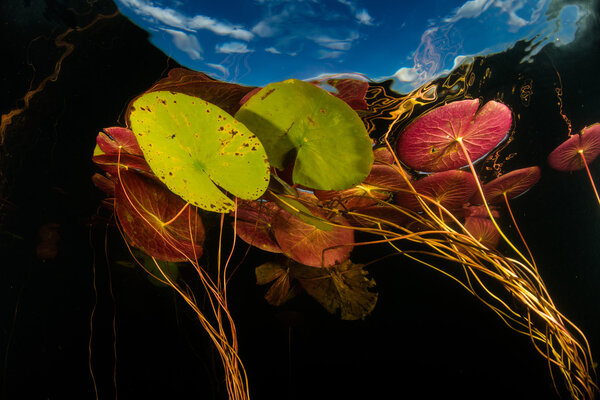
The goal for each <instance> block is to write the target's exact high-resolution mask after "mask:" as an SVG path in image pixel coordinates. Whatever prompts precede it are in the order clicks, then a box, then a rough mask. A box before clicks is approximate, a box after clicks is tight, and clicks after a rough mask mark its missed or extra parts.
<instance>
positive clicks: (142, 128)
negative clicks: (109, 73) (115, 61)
mask: <svg viewBox="0 0 600 400" xmlns="http://www.w3.org/2000/svg"><path fill="white" fill-rule="evenodd" d="M128 120H129V125H130V126H131V129H132V130H133V131H134V132H135V134H136V135H137V137H138V142H139V144H140V147H141V148H142V150H143V152H144V155H145V157H146V160H147V161H148V164H150V167H151V168H152V171H154V173H155V174H156V175H157V176H158V177H159V178H160V179H161V181H163V182H164V183H165V184H166V185H167V186H168V187H169V189H171V190H172V191H173V192H174V193H176V194H177V195H179V196H181V198H183V199H184V200H186V201H188V202H190V203H192V204H194V205H196V206H198V207H200V208H202V209H205V210H209V211H215V212H227V211H232V210H233V208H234V203H233V201H232V200H231V199H230V198H228V197H227V196H226V195H225V194H224V193H222V192H221V190H220V189H219V188H218V187H217V185H218V186H220V187H222V188H223V189H225V190H227V191H228V192H230V193H232V194H233V195H235V196H237V197H240V198H242V199H246V200H254V199H256V198H258V197H260V196H261V195H262V194H263V193H264V191H265V190H266V188H267V185H268V183H269V163H268V161H267V158H266V154H265V151H264V148H263V147H262V145H261V143H260V141H259V140H258V138H257V137H256V136H255V135H254V134H253V133H252V132H250V131H249V130H248V129H247V128H246V127H245V126H244V125H243V124H241V123H239V122H238V121H236V120H235V119H233V118H232V117H231V116H230V115H229V114H227V113H226V112H224V111H223V110H221V109H220V108H219V107H217V106H215V105H213V104H210V103H208V102H206V101H204V100H201V99H198V98H195V97H191V96H188V95H185V94H178V93H170V92H151V93H147V94H144V95H142V96H140V97H138V98H137V100H135V102H134V103H133V106H132V107H131V113H130V114H129V116H128Z"/></svg>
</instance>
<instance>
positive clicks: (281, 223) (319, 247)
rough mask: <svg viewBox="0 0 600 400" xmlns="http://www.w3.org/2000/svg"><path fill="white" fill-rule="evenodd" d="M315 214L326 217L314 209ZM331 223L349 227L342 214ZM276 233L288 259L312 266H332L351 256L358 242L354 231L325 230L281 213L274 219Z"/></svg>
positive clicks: (342, 229) (348, 229)
mask: <svg viewBox="0 0 600 400" xmlns="http://www.w3.org/2000/svg"><path fill="white" fill-rule="evenodd" d="M313 213H314V214H315V215H319V216H322V217H325V215H324V214H323V213H322V212H318V211H317V210H314V211H313ZM330 221H331V222H333V223H335V224H338V225H344V226H348V227H349V224H348V222H347V221H346V219H345V218H343V217H342V216H340V215H337V216H334V217H333V218H330ZM273 231H274V233H275V239H276V240H277V243H278V244H279V247H280V248H281V250H282V251H283V253H285V254H286V255H287V256H288V257H290V258H291V259H293V260H295V261H297V262H299V263H301V264H305V265H310V266H312V267H330V266H332V265H335V264H338V263H341V262H343V261H345V260H347V259H348V258H349V257H350V252H351V251H352V248H353V247H354V246H353V243H354V231H353V230H352V229H350V228H343V227H334V228H333V229H331V230H329V231H323V230H321V229H319V228H317V227H316V226H314V225H311V224H308V223H306V222H304V221H303V220H301V219H300V218H299V217H297V216H295V215H293V214H291V213H289V212H287V211H285V210H281V211H280V212H279V213H278V214H277V216H276V217H275V218H274V219H273Z"/></svg>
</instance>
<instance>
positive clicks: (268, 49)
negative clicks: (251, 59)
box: [265, 47, 281, 54]
mask: <svg viewBox="0 0 600 400" xmlns="http://www.w3.org/2000/svg"><path fill="white" fill-rule="evenodd" d="M265 51H266V52H268V53H272V54H281V52H280V51H279V50H277V49H276V48H275V47H267V48H266V49H265Z"/></svg>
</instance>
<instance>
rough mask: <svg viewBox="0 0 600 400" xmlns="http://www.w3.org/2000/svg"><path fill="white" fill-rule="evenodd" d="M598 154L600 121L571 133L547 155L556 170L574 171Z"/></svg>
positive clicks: (599, 150)
mask: <svg viewBox="0 0 600 400" xmlns="http://www.w3.org/2000/svg"><path fill="white" fill-rule="evenodd" d="M598 154H600V123H597V124H594V125H590V126H587V127H585V128H583V129H582V130H581V133H580V134H578V135H573V136H571V137H570V138H569V139H567V140H566V141H564V142H563V143H562V144H561V145H560V146H558V147H557V148H556V149H554V151H553V152H552V153H550V155H549V156H548V164H550V166H551V167H552V168H554V169H556V170H558V171H565V172H566V171H576V170H578V169H582V168H584V167H585V164H584V159H583V158H585V163H587V164H589V163H591V162H592V161H594V159H596V157H598Z"/></svg>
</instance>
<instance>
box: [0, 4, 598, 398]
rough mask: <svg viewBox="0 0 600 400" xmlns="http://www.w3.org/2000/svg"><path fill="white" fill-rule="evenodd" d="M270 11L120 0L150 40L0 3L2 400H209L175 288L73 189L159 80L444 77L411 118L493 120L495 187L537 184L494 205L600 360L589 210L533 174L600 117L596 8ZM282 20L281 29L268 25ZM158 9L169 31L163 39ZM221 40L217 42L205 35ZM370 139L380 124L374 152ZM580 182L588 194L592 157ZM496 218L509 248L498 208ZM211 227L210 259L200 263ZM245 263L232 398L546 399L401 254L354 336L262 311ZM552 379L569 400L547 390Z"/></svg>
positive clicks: (475, 306) (104, 22) (251, 259)
mask: <svg viewBox="0 0 600 400" xmlns="http://www.w3.org/2000/svg"><path fill="white" fill-rule="evenodd" d="M265 3H270V5H267V4H265ZM287 3H289V4H286V2H263V1H256V2H250V1H249V2H243V4H242V2H233V3H232V2H222V4H220V5H215V6H214V7H213V8H204V9H202V8H194V7H192V5H190V4H187V5H186V4H183V3H182V5H178V4H177V3H176V2H173V3H172V4H171V3H158V2H157V3H152V4H151V3H149V2H142V1H141V0H140V1H136V2H134V1H123V2H122V3H119V7H121V9H122V11H123V13H124V14H126V15H127V16H129V17H130V18H131V19H133V21H134V22H135V23H137V24H139V25H142V22H143V21H146V22H153V23H154V24H155V25H154V28H151V27H150V28H148V29H149V31H150V32H152V36H151V37H149V34H148V33H147V32H145V31H144V30H142V29H141V28H139V27H138V26H136V25H134V24H133V23H132V21H131V20H130V19H128V18H127V17H125V16H123V15H120V14H118V12H117V7H116V5H115V4H113V3H112V2H110V1H97V2H93V3H92V4H88V3H87V2H78V1H61V2H46V3H45V4H38V3H36V2H28V1H24V2H5V3H3V4H2V5H1V6H0V7H1V8H2V13H0V15H1V17H0V18H1V19H2V22H3V23H2V28H1V29H2V38H3V45H4V46H3V48H4V54H5V55H6V56H7V57H6V60H8V61H6V62H4V63H3V66H2V80H3V88H4V89H3V90H4V96H3V97H2V115H3V122H2V124H3V125H2V131H1V132H2V140H3V142H2V143H3V145H2V151H1V158H0V167H1V168H2V169H1V172H0V196H1V203H0V218H1V219H0V240H1V242H0V249H1V252H2V253H1V254H2V260H3V261H2V262H1V263H2V267H1V269H0V270H1V271H2V272H1V275H0V276H1V278H2V279H0V281H1V283H2V286H1V288H2V289H1V293H2V299H3V301H2V316H3V319H2V330H1V331H0V335H1V336H0V337H1V338H2V341H1V344H2V345H1V346H0V349H1V354H2V362H3V364H2V371H3V373H2V378H3V381H2V395H1V396H2V397H3V398H11V399H28V398H40V399H69V398H79V399H87V398H95V396H96V393H97V396H98V398H101V399H105V398H117V395H118V397H119V398H122V399H127V398H142V397H146V398H155V397H159V396H160V397H163V398H203V399H204V398H207V399H221V398H226V392H225V389H224V382H223V379H224V378H223V373H222V367H221V366H220V361H219V358H218V356H217V354H216V353H215V351H214V349H213V347H212V343H211V342H210V341H209V340H208V338H207V336H206V333H205V332H204V331H203V330H202V327H201V326H200V325H199V323H198V322H197V320H196V319H195V317H194V315H193V314H192V313H191V312H190V310H189V309H188V307H187V305H186V304H185V303H184V302H183V301H182V300H181V299H180V298H179V297H178V296H177V295H176V294H175V293H174V292H173V291H172V290H170V289H168V288H165V287H158V286H156V285H153V284H152V283H151V282H150V281H149V280H148V279H147V276H146V274H145V272H144V271H143V270H141V269H139V268H129V267H127V265H126V264H127V263H128V262H130V261H131V258H130V256H129V253H128V251H127V248H126V247H125V246H124V243H123V240H122V238H121V235H120V233H119V230H118V229H117V228H116V226H115V225H114V223H111V216H110V213H107V212H106V210H102V209H101V208H100V205H101V201H102V199H103V198H104V197H105V196H104V195H103V193H101V192H100V191H99V190H97V189H96V188H95V187H94V186H93V184H92V182H91V176H92V175H93V174H94V173H95V172H98V168H97V167H95V166H94V165H93V164H92V162H91V155H92V152H93V149H94V146H95V139H96V135H97V134H98V132H99V131H100V130H101V129H103V128H105V127H109V126H115V125H124V111H125V108H126V106H127V104H128V102H129V101H130V100H131V99H132V98H134V97H135V96H137V95H139V94H140V93H142V92H144V91H145V90H147V89H148V88H149V87H150V86H152V85H153V84H154V83H155V82H156V81H157V80H159V79H160V78H162V77H164V76H166V74H167V72H168V70H169V69H171V68H174V67H178V66H186V67H188V68H197V69H199V70H202V71H203V72H206V73H209V74H211V75H212V76H214V77H215V78H219V79H222V80H226V81H229V82H234V83H240V84H244V85H257V86H262V85H266V84H268V83H269V82H274V81H280V80H284V79H288V78H299V79H310V78H313V77H315V76H319V75H321V74H334V73H350V72H355V73H360V74H363V75H365V76H367V77H369V78H371V79H373V81H372V82H371V87H381V88H385V90H386V91H388V93H389V94H390V96H391V97H395V98H401V97H402V96H404V95H406V93H408V92H409V91H411V90H414V89H416V88H418V87H419V86H420V85H422V84H425V83H427V82H430V81H436V80H437V82H439V83H441V82H444V81H445V80H446V78H447V76H448V73H450V70H451V69H452V68H453V67H454V66H455V65H461V63H462V66H460V67H459V68H458V69H456V70H454V73H453V75H450V77H451V80H453V79H454V80H456V82H459V85H458V86H456V87H455V86H454V85H451V86H449V87H447V88H446V89H445V90H441V89H440V90H439V91H438V92H437V94H438V96H439V97H438V100H437V101H436V102H433V103H431V104H430V105H429V106H430V107H432V106H434V105H439V104H441V103H442V102H443V100H444V99H446V100H450V99H452V98H453V96H456V93H459V94H460V96H462V97H467V98H480V99H482V100H484V101H489V100H498V101H501V102H503V103H504V104H506V105H508V106H509V107H510V109H511V110H512V112H513V116H514V118H513V119H514V122H513V129H512V132H514V134H513V135H512V136H511V137H512V141H511V142H510V143H509V144H508V145H507V146H506V147H505V148H503V150H502V151H501V152H500V153H499V154H500V155H499V158H498V162H500V163H501V168H502V171H511V170H514V169H518V168H524V167H528V166H533V165H537V166H539V167H540V168H541V171H542V178H541V180H540V181H539V183H538V184H536V185H535V186H534V187H533V188H532V189H531V190H529V191H528V192H527V193H525V194H524V195H523V196H521V197H519V198H516V199H514V201H512V203H511V204H512V207H513V211H514V212H515V217H516V219H517V220H518V222H519V226H520V229H521V231H522V232H523V235H524V236H525V238H526V240H527V243H528V245H529V247H530V249H531V251H532V253H533V255H534V258H535V260H536V263H537V265H538V268H539V272H540V275H541V276H542V278H543V279H544V282H545V283H546V286H547V289H548V292H549V293H550V295H551V297H552V299H553V300H554V304H555V306H556V308H557V309H559V310H560V311H561V312H562V314H563V315H565V316H566V317H567V318H569V319H570V320H571V321H573V322H574V323H575V324H576V325H577V326H578V327H579V328H580V329H581V330H582V331H583V332H584V333H585V335H586V337H587V339H588V340H589V343H590V346H591V352H592V355H593V356H594V358H595V359H598V358H599V357H600V353H599V352H598V349H599V348H600V324H599V321H600V295H599V292H598V290H597V287H598V285H600V265H599V264H600V262H599V261H600V246H598V245H597V243H598V240H599V238H600V224H599V221H600V205H599V204H598V202H597V201H596V199H595V196H594V193H593V190H592V188H591V185H590V182H589V179H588V177H587V175H586V174H585V171H574V172H571V173H565V172H558V171H555V170H553V169H551V168H550V167H549V165H548V163H547V157H548V154H549V153H550V152H551V151H552V150H553V149H554V148H555V147H556V146H558V145H559V144H560V143H561V142H563V141H564V140H566V139H567V137H568V135H569V134H570V133H572V134H574V133H577V132H579V131H580V130H581V129H583V128H584V127H586V126H589V125H591V124H594V123H596V122H600V96H598V89H599V88H600V77H599V76H598V72H597V71H598V65H600V24H599V21H600V20H599V15H598V2H597V1H596V2H586V1H581V2H543V1H540V2H535V3H533V2H522V4H523V6H522V7H521V8H518V7H517V2H511V1H505V2H500V1H488V2H479V1H470V2H465V3H461V2H457V3H456V4H452V5H451V6H450V5H448V4H444V2H428V3H427V4H424V5H422V6H420V8H419V7H417V6H415V7H414V8H410V7H409V6H405V7H406V8H405V9H401V8H400V7H399V6H396V5H393V4H392V3H395V2H388V4H385V3H386V2H373V3H372V4H368V3H366V2H365V3H364V4H361V3H358V2H351V1H339V2H326V3H322V4H321V5H320V6H318V5H316V3H314V4H312V3H311V4H312V5H311V7H312V8H304V9H300V7H301V6H302V3H303V2H301V1H298V2H287ZM307 3H310V2H307ZM334 3H335V4H334ZM488 3H489V4H488ZM530 3H531V4H530ZM519 4H521V2H519ZM292 6H295V7H296V8H295V10H296V14H294V15H295V18H292V19H289V20H285V19H283V17H284V16H286V15H290V14H289V13H291V12H292V11H293V10H294V9H290V8H289V7H292ZM127 7H129V8H127ZM135 7H137V10H138V11H139V12H137V13H136V12H135V11H132V10H135ZM151 7H154V8H151ZM286 7H288V8H286ZM307 7H308V6H307ZM426 7H428V8H429V10H427V9H424V8H426ZM140 10H141V11H140ZM159 10H162V12H163V13H162V14H160V15H163V16H165V15H167V16H168V15H170V16H171V17H178V18H179V23H182V21H183V22H185V23H187V24H188V25H181V24H180V25H176V22H171V24H170V25H169V24H167V23H166V22H165V21H167V20H160V19H159V18H158V16H159V13H158V11H159ZM165 10H171V12H165ZM244 10H247V11H244ZM302 10H303V11H302ZM307 10H308V11H307ZM461 10H462V11H461ZM477 10H479V11H480V13H479V14H478V11H477ZM536 10H537V11H536ZM309 11H310V12H309ZM317 11H319V12H327V13H328V14H327V15H328V17H327V18H325V17H324V16H323V15H322V14H315V13H317ZM428 11H429V12H428ZM151 12H154V13H155V14H151ZM209 12H211V13H212V14H209ZM144 13H145V14H144ZM228 13H229V14H228ZM286 13H287V14H286ZM198 15H201V16H205V17H207V18H208V17H210V18H208V19H209V20H204V22H205V25H203V27H202V28H200V27H198V26H196V27H193V26H192V25H189V24H190V23H191V22H190V21H192V20H194V17H197V16H198ZM311 15H312V18H313V19H310V18H311ZM315 15H316V16H317V17H319V18H320V19H319V18H316V17H315ZM391 16H394V17H395V18H394V19H392V18H391ZM459 17H460V18H459ZM277 18H279V19H277ZM519 18H520V19H519ZM200 20H201V19H199V18H196V19H195V21H196V23H198V21H200ZM211 21H212V23H211ZM319 21H321V22H319ZM322 21H325V22H322ZM261 22H264V23H263V25H260V23H261ZM267 22H271V23H272V25H270V26H271V28H273V29H274V27H275V22H279V25H277V29H279V31H277V32H276V33H275V34H267V33H265V32H266V31H265V30H261V27H262V28H263V29H266V24H267ZM509 22H510V23H509ZM218 23H220V24H221V25H219V24H218ZM286 23H287V25H286ZM511 23H512V25H511ZM174 24H175V25H174ZM519 24H521V25H519ZM286 26H287V27H286ZM517 26H521V27H524V28H523V30H519V29H517V28H516V27H517ZM218 27H220V28H222V29H224V30H225V31H227V32H228V33H224V34H216V33H215V32H214V29H217V28H218ZM257 27H258V28H257ZM319 27H320V28H327V29H324V30H323V31H318V30H317V28H319ZM192 28H193V29H195V30H193V31H191V30H190V29H192ZM153 29H154V30H153ZM211 29H212V30H211ZM227 29H229V30H227ZM235 29H237V30H238V31H236V32H237V33H231V32H232V31H235ZM302 29H305V35H304V36H305V37H302V35H301V33H302ZM511 29H512V31H511ZM177 32H179V33H177ZM182 32H183V34H185V35H184V36H185V37H184V36H182ZM243 32H249V33H250V34H252V35H254V36H253V37H252V38H249V36H248V35H246V36H244V35H245V34H244V33H243ZM353 32H354V33H355V34H353ZM427 32H429V33H427ZM192 33H193V35H192ZM227 35H230V36H227ZM231 35H234V36H231ZM235 35H238V36H239V37H235ZM286 35H288V36H287V39H288V40H284V39H285V38H286ZM401 35H405V36H401ZM428 35H429V36H428ZM478 35H481V37H477V36H478ZM192 37H195V38H196V39H195V40H196V42H194V40H193V39H191V38H192ZM244 37H246V39H244ZM400 37H403V38H406V39H405V40H404V41H403V42H402V43H401V44H399V41H400V39H399V38H400ZM494 39H496V40H494ZM227 43H230V44H229V45H227V46H225V47H223V46H224V45H225V44H227ZM231 43H234V44H231ZM235 43H238V45H237V46H238V47H235V46H236V45H235ZM239 43H241V44H243V45H245V46H246V47H245V49H246V50H252V51H243V48H242V47H239ZM155 44H156V45H161V47H162V45H164V46H166V47H164V48H163V49H162V50H161V49H158V48H157V47H155V46H154V45H155ZM169 46H170V47H169ZM394 46H397V47H394ZM236 48H237V52H236V51H233V50H235V49H236ZM186 49H187V51H186ZM219 49H220V50H219ZM227 49H229V52H227V51H228V50H227ZM265 49H271V50H269V51H267V50H265ZM194 51H196V52H197V53H198V54H197V56H198V57H196V58H195V59H194V57H195V55H194V54H195V53H194ZM336 52H337V53H336ZM277 53H279V54H277ZM293 53H296V55H292V54H293ZM338 53H342V54H338ZM169 55H171V56H173V57H175V59H173V58H169V57H168V56H169ZM432 60H437V62H435V63H434V64H428V63H431V62H433V61H432ZM192 62H196V63H197V64H194V65H192ZM461 77H464V79H463V80H461V79H459V78H461ZM411 78H412V79H411ZM461 82H462V83H461ZM438 87H442V85H441V84H440V85H439V86H438ZM426 110H428V107H424V108H423V109H422V110H421V111H420V112H423V111H426ZM401 127H402V126H400V127H399V129H398V130H396V131H394V132H393V135H397V134H399V133H400V128H401ZM381 134H382V131H381V129H379V128H378V129H376V130H375V131H374V133H373V137H374V138H378V137H380V136H381ZM590 170H591V174H592V176H594V177H595V178H596V181H598V177H600V163H599V162H598V161H596V162H593V163H591V165H590ZM487 174H488V175H489V176H491V175H492V172H490V171H488V172H487ZM484 175H485V172H484ZM489 176H488V177H489ZM500 224H501V225H502V226H503V227H507V230H508V231H509V232H510V235H511V239H514V240H515V242H516V243H519V241H518V238H517V237H516V234H515V233H514V231H512V230H510V229H511V227H512V223H511V221H510V219H509V218H508V215H507V213H506V212H505V211H502V217H501V218H500ZM214 229H216V227H213V230H212V231H209V232H212V235H213V236H212V239H210V240H209V241H208V242H207V243H208V244H209V245H210V246H211V247H207V248H206V249H205V253H206V254H207V260H209V259H210V257H213V258H214V255H215V253H216V251H217V250H216V242H215V239H214V238H215V232H217V233H218V229H217V230H214ZM209 236H210V233H209ZM238 245H239V244H238ZM245 250H246V247H244V245H239V248H238V251H237V252H236V253H235V256H234V262H242V261H243V262H242V263H241V265H240V267H239V268H238V269H237V271H236V273H235V274H234V275H233V278H232V279H231V281H230V286H229V289H228V291H229V293H228V294H229V303H230V304H229V308H230V310H231V311H232V313H233V315H234V318H235V321H236V324H237V328H238V336H239V341H240V357H241V359H242V360H243V362H244V365H245V367H246V370H247V373H248V377H249V387H250V394H251V398H254V399H271V398H277V399H282V398H285V399H296V398H298V399H301V398H306V397H308V396H310V397H311V398H328V397H335V398H349V399H353V398H365V397H367V398H381V397H383V396H386V397H387V396H389V393H393V394H394V397H395V398H415V397H416V396H418V397H419V398H425V399H429V398H431V399H434V398H439V397H441V396H448V397H449V396H452V395H454V396H460V397H461V398H463V399H476V398H477V399H480V398H486V399H495V398H498V399H500V398H514V399H521V398H523V399H525V398H530V399H537V398H540V399H542V398H543V399H552V398H558V395H557V394H556V392H555V390H554V389H553V387H552V381H551V379H550V376H549V373H548V368H547V364H546V362H545V360H544V359H543V357H541V356H540V355H539V354H538V353H537V352H536V351H535V349H534V348H533V346H532V345H531V340H530V339H529V338H527V337H526V336H523V335H518V334H517V333H515V332H513V331H511V330H510V329H509V328H507V327H506V325H505V324H504V323H503V322H502V321H501V320H500V319H499V318H498V316H497V315H495V314H494V313H493V312H492V311H491V310H489V309H488V308H487V307H485V306H484V305H483V304H482V303H481V302H479V301H478V300H477V299H476V298H474V297H473V296H472V295H470V294H469V293H467V292H466V291H465V290H464V289H463V288H461V287H460V286H459V285H457V284H456V283H455V282H453V281H451V280H450V279H448V278H447V277H444V276H443V275H441V274H440V273H438V272H436V271H434V270H431V269H428V268H425V267H423V266H422V265H419V264H417V263H414V262H411V261H410V260H409V259H407V258H403V257H401V256H396V257H391V258H388V259H385V260H382V261H379V262H377V263H375V264H373V265H371V266H369V272H370V274H371V276H372V277H373V278H374V279H375V281H376V282H377V291H378V293H379V298H378V303H377V306H376V308H375V310H374V311H373V313H372V314H371V315H370V316H368V317H367V318H366V319H365V320H359V321H342V320H340V319H339V318H338V317H337V316H334V315H331V314H329V313H328V312H327V311H325V310H324V309H323V308H322V307H321V306H320V305H319V304H318V303H317V302H316V301H315V300H313V299H312V298H311V297H309V296H308V295H306V294H305V293H304V294H300V295H298V296H297V297H296V298H294V299H293V300H291V301H289V302H287V303H286V304H284V305H282V306H280V307H273V306H270V305H269V304H267V302H266V301H265V300H264V298H263V296H264V294H265V292H266V288H265V287H264V286H257V285H256V284H255V276H254V268H255V267H256V266H257V265H260V264H262V263H264V262H266V261H269V260H270V259H272V258H271V255H270V254H268V253H264V252H261V251H259V250H257V249H253V250H252V251H251V252H250V253H249V254H248V255H247V256H245ZM500 250H501V251H503V252H506V253H507V254H508V253H509V252H510V249H508V248H501V249H500ZM388 252H389V249H388V248H387V247H386V246H372V247H365V248H364V249H358V250H355V253H353V256H352V257H353V260H355V261H356V262H369V261H372V260H374V259H376V258H378V257H380V256H382V255H383V254H387V253H388ZM244 256H245V258H244ZM197 286H198V288H197V289H200V288H201V287H200V285H197ZM198 298H199V299H202V295H198ZM557 384H558V386H559V390H560V392H561V394H562V395H563V398H565V397H566V398H568V394H566V392H565V390H564V388H563V386H561V385H562V381H561V378H560V377H558V378H557ZM94 388H95V389H94Z"/></svg>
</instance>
